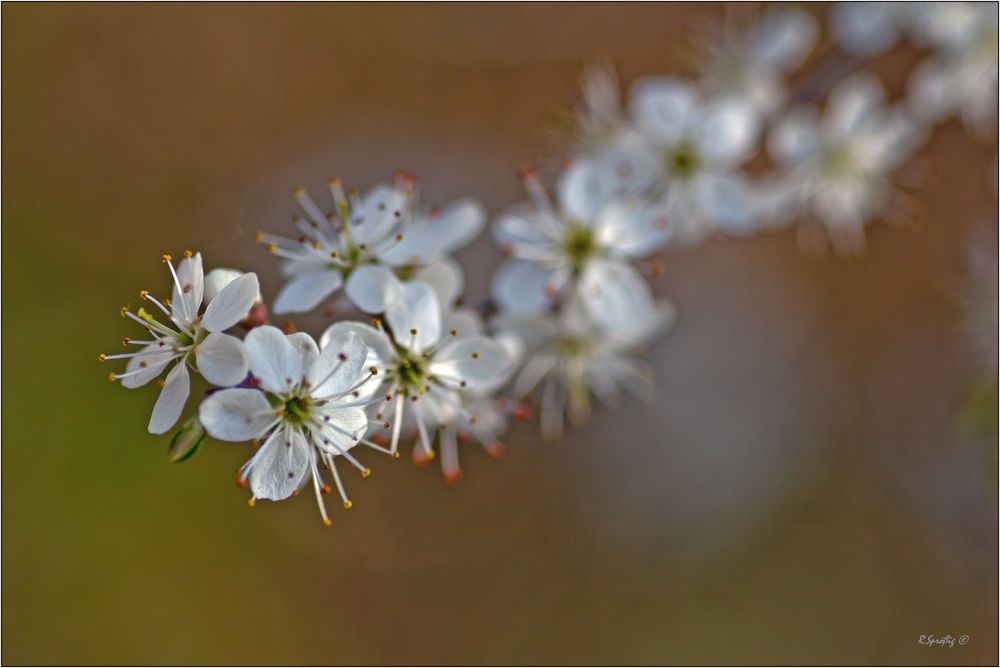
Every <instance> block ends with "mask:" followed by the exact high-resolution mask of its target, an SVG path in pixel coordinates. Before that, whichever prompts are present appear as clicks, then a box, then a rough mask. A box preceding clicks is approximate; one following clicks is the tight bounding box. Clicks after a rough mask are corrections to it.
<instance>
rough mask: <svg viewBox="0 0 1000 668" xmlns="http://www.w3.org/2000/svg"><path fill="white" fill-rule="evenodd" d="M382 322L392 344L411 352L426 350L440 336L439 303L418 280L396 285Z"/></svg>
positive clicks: (430, 291) (432, 291)
mask: <svg viewBox="0 0 1000 668" xmlns="http://www.w3.org/2000/svg"><path fill="white" fill-rule="evenodd" d="M385 320H386V322H387V323H389V327H391V328H392V331H393V334H394V336H395V337H396V341H397V342H398V343H400V344H402V345H405V346H407V347H409V348H410V349H411V350H413V351H414V352H421V351H423V350H426V349H427V348H429V347H430V346H433V345H434V344H435V343H437V341H438V339H439V338H440V337H441V304H440V303H439V302H438V298H437V295H436V294H434V289H433V288H432V287H431V286H429V285H427V284H426V283H421V282H420V281H409V282H407V283H402V284H401V285H400V289H399V294H398V295H397V296H396V299H394V300H393V301H392V302H390V303H389V304H387V305H386V308H385ZM414 330H416V334H414V333H413V331H414ZM411 341H412V345H411V344H410V342H411Z"/></svg>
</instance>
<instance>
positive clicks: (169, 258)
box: [163, 253, 174, 264]
mask: <svg viewBox="0 0 1000 668" xmlns="http://www.w3.org/2000/svg"><path fill="white" fill-rule="evenodd" d="M173 259H174V258H172V257H170V256H169V255H167V254H166V253H164V254H163V264H166V263H167V262H170V261H171V260H173Z"/></svg>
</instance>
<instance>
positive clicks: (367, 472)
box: [361, 469, 372, 478]
mask: <svg viewBox="0 0 1000 668" xmlns="http://www.w3.org/2000/svg"><path fill="white" fill-rule="evenodd" d="M371 474H372V470H371V469H364V470H362V471H361V477H362V478H367V477H368V476H370V475H371Z"/></svg>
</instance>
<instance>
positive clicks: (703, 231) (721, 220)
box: [586, 77, 758, 244]
mask: <svg viewBox="0 0 1000 668" xmlns="http://www.w3.org/2000/svg"><path fill="white" fill-rule="evenodd" d="M629 115H630V124H629V127H628V129H627V130H626V131H623V132H621V133H619V135H618V136H617V137H616V139H615V141H613V142H610V143H608V144H606V145H605V146H604V147H603V148H602V149H601V150H599V151H594V152H591V153H589V154H587V155H586V159H587V160H589V161H592V162H593V163H594V165H595V166H596V167H597V168H599V169H600V170H601V177H600V179H601V181H602V182H604V183H605V184H606V187H607V188H608V189H611V190H612V191H614V192H617V193H621V194H624V195H642V196H643V197H644V198H645V199H646V200H647V201H649V202H652V203H655V206H657V207H658V208H661V209H662V210H663V211H664V212H665V214H666V216H667V218H668V219H669V220H670V236H669V242H670V243H675V244H690V243H695V242H698V241H701V240H702V239H704V238H705V237H706V236H707V235H708V234H710V233H711V232H712V231H715V230H720V231H723V232H728V233H741V232H746V231H748V229H749V228H750V226H751V225H752V223H753V222H754V219H753V213H754V209H753V206H752V196H751V188H750V185H749V184H748V182H747V180H746V178H745V177H744V176H743V175H742V174H740V172H739V166H740V164H741V163H742V162H743V161H744V160H746V159H747V158H748V157H749V156H750V155H751V153H752V152H753V150H754V148H755V143H756V140H757V136H758V122H757V119H756V115H755V113H754V112H753V111H752V110H751V109H750V107H748V106H747V105H745V104H742V103H737V102H736V101H734V100H732V99H726V98H725V97H723V98H720V99H708V98H705V97H703V96H702V94H701V93H700V92H699V91H698V89H697V88H696V87H695V86H694V85H693V84H692V83H690V82H688V81H685V80H683V79H679V78H676V77H650V78H645V79H640V80H639V81H637V82H635V84H633V86H632V89H631V95H630V101H629Z"/></svg>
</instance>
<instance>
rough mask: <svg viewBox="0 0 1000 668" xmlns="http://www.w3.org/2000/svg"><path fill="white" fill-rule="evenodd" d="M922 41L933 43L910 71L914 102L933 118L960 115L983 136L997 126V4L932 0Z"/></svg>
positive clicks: (921, 113) (922, 113)
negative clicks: (925, 54)
mask: <svg viewBox="0 0 1000 668" xmlns="http://www.w3.org/2000/svg"><path fill="white" fill-rule="evenodd" d="M920 35H921V41H922V42H923V43H924V44H925V45H927V46H929V47H931V48H933V49H934V53H932V54H931V55H930V56H929V57H928V58H927V59H926V60H924V62H922V63H921V64H920V65H918V66H917V69H916V70H914V72H913V74H912V75H911V77H910V80H909V83H908V88H909V97H910V100H909V101H910V106H911V108H912V110H913V113H914V115H916V116H917V117H918V118H920V119H921V120H924V121H925V122H929V123H936V122H940V121H943V120H945V119H947V118H949V117H951V116H958V117H959V118H961V119H962V122H963V123H965V126H966V127H967V128H969V129H970V131H972V132H973V133H975V134H976V135H978V136H981V137H988V136H990V134H991V133H993V132H995V130H996V114H997V90H998V89H997V61H998V58H1000V54H998V48H997V41H998V33H997V5H996V3H992V2H981V3H980V2H955V3H933V4H932V5H930V6H928V7H927V8H926V9H924V19H923V20H922V21H921V29H920Z"/></svg>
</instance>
